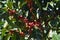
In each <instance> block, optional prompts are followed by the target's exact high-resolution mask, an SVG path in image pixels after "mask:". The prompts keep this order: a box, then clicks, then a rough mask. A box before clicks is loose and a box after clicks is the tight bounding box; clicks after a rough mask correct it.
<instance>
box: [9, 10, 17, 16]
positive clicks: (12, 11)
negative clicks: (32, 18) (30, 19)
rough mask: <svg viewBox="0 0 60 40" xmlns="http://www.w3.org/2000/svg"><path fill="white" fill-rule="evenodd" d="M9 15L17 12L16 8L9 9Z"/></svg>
mask: <svg viewBox="0 0 60 40" xmlns="http://www.w3.org/2000/svg"><path fill="white" fill-rule="evenodd" d="M8 13H9V15H14V14H15V13H16V10H12V9H8Z"/></svg>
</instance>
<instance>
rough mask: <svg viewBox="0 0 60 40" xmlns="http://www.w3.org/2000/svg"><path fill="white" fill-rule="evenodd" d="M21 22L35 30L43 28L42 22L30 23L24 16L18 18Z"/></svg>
mask: <svg viewBox="0 0 60 40" xmlns="http://www.w3.org/2000/svg"><path fill="white" fill-rule="evenodd" d="M18 18H19V20H21V21H23V22H24V23H25V25H26V27H28V28H33V27H34V26H36V27H39V26H41V22H39V21H37V20H34V21H29V19H28V18H26V17H23V16H22V15H21V16H19V17H18Z"/></svg>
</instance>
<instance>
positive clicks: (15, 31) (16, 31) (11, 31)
mask: <svg viewBox="0 0 60 40" xmlns="http://www.w3.org/2000/svg"><path fill="white" fill-rule="evenodd" d="M14 33H19V35H20V36H21V37H24V36H25V33H24V32H22V31H21V32H20V31H18V30H13V29H12V30H9V34H11V35H13V34H14Z"/></svg>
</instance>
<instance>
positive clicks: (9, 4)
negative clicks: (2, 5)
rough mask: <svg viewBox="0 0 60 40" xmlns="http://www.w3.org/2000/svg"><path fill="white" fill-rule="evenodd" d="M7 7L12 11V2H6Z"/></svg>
mask: <svg viewBox="0 0 60 40" xmlns="http://www.w3.org/2000/svg"><path fill="white" fill-rule="evenodd" d="M7 6H8V7H9V8H10V9H12V7H13V2H12V1H8V2H7Z"/></svg>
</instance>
